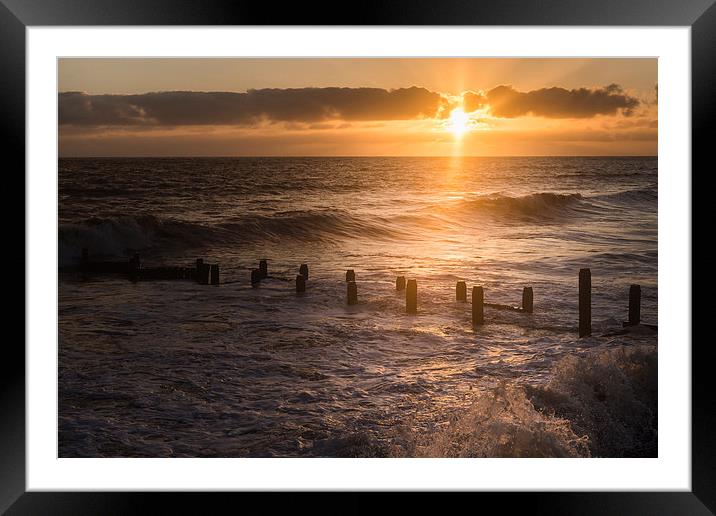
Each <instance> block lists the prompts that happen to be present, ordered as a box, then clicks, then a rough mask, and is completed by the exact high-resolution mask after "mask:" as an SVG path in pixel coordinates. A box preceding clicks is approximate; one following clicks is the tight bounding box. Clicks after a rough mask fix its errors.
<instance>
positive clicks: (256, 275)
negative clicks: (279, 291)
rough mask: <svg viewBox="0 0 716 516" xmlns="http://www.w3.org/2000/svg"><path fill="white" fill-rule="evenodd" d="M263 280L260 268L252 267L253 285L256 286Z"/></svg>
mask: <svg viewBox="0 0 716 516" xmlns="http://www.w3.org/2000/svg"><path fill="white" fill-rule="evenodd" d="M260 282H261V271H260V270H259V269H251V286H252V287H255V286H256V285H258V284H259V283H260Z"/></svg>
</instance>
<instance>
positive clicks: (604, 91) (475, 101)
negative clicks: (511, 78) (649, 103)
mask: <svg viewBox="0 0 716 516" xmlns="http://www.w3.org/2000/svg"><path fill="white" fill-rule="evenodd" d="M463 105H464V108H465V111H468V112H470V111H475V110H476V109H479V108H481V107H485V106H489V108H490V113H491V114H492V115H493V116H496V117H500V118H516V117H521V116H527V115H533V116H541V117H545V118H591V117H594V116H597V115H615V114H617V113H618V112H621V113H622V114H623V115H624V116H631V115H632V114H634V110H635V109H636V108H637V107H638V106H639V100H638V99H637V98H635V97H632V96H630V95H627V94H626V93H625V92H624V90H622V88H621V87H620V86H619V85H617V84H610V85H609V86H605V87H603V88H595V89H589V88H577V89H572V90H567V89H565V88H558V87H553V88H542V89H539V90H532V91H528V92H520V91H517V90H515V89H514V88H513V87H512V86H504V85H503V86H497V87H496V88H493V89H491V90H489V91H488V92H487V93H484V94H483V93H475V92H465V93H464V94H463Z"/></svg>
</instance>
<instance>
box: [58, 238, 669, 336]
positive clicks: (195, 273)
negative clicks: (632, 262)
mask: <svg viewBox="0 0 716 516" xmlns="http://www.w3.org/2000/svg"><path fill="white" fill-rule="evenodd" d="M60 271H61V272H79V273H81V274H85V275H102V274H110V275H123V276H126V277H127V278H128V279H129V280H131V281H151V280H190V281H195V282H197V283H199V284H201V285H221V284H222V283H221V281H220V276H219V271H220V268H219V264H218V263H211V264H210V263H205V262H204V259H203V258H197V259H196V261H195V263H194V265H193V266H161V267H145V266H143V264H142V261H141V257H140V255H139V254H136V253H135V254H133V255H132V256H131V257H130V258H128V259H127V260H121V261H102V260H92V258H91V256H90V254H89V251H88V250H87V249H83V250H82V255H81V257H80V261H79V265H77V266H74V267H62V268H60ZM308 277H309V275H308V264H305V263H303V264H301V265H300V266H299V268H298V275H296V279H295V288H296V293H297V294H304V293H305V292H306V291H307V286H308ZM268 278H272V279H280V280H283V281H291V280H290V279H288V278H273V277H272V276H269V272H268V260H267V259H265V258H264V259H260V260H259V263H258V268H253V269H251V274H250V284H251V286H252V287H255V288H258V287H259V286H260V284H261V281H262V280H264V279H268ZM345 282H346V304H347V305H355V304H357V303H358V283H357V281H356V273H355V270H354V269H348V270H347V271H346V274H345ZM230 283H235V282H234V281H232V282H230ZM395 290H396V291H397V292H401V291H405V311H406V313H408V314H413V315H414V314H417V313H418V283H417V280H416V279H414V278H411V279H407V280H406V277H405V276H402V275H401V276H397V277H396V280H395ZM467 292H468V288H467V282H466V281H465V280H459V281H458V282H457V283H456V286H455V300H456V302H458V303H467ZM471 293H472V299H471V316H472V317H471V320H472V325H473V327H474V328H476V329H477V328H478V327H480V326H483V325H484V324H486V322H489V321H488V320H487V319H486V317H485V308H490V309H496V310H507V311H513V312H520V313H525V314H532V313H534V289H533V288H532V287H531V286H526V287H523V289H522V303H521V305H520V306H516V305H510V304H502V303H492V302H487V301H486V300H485V299H486V290H485V288H484V287H483V286H482V285H475V286H473V287H472V291H471ZM578 305H579V310H578V334H579V337H588V336H590V335H591V334H592V275H591V270H590V269H588V268H584V269H580V270H579V282H578ZM632 326H645V327H648V328H650V329H652V330H655V331H656V330H657V326H656V325H652V324H642V323H641V286H640V285H636V284H635V285H631V286H630V287H629V303H628V318H627V321H625V322H624V323H623V327H624V328H629V327H632ZM625 331H627V330H625ZM622 333H623V332H622Z"/></svg>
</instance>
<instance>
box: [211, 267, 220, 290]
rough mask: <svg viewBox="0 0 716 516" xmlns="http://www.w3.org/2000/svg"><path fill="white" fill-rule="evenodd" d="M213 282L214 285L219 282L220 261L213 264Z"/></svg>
mask: <svg viewBox="0 0 716 516" xmlns="http://www.w3.org/2000/svg"><path fill="white" fill-rule="evenodd" d="M211 284H212V285H218V284H219V264H218V263H214V264H212V265H211Z"/></svg>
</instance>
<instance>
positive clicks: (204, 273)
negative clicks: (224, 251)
mask: <svg viewBox="0 0 716 516" xmlns="http://www.w3.org/2000/svg"><path fill="white" fill-rule="evenodd" d="M209 272H210V267H209V264H208V263H202V264H201V267H199V283H201V284H202V285H208V284H209ZM217 278H218V276H217Z"/></svg>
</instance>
